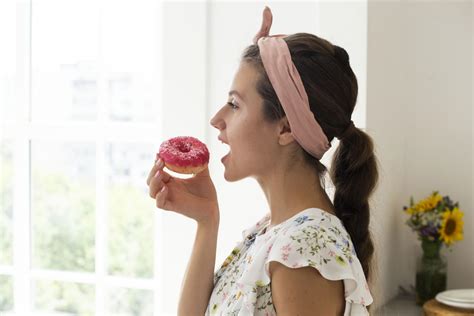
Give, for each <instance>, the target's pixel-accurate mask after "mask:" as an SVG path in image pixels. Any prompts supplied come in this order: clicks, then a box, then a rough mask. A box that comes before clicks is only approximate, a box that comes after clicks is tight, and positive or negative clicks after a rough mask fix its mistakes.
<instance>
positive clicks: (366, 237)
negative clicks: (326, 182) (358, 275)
mask: <svg viewBox="0 0 474 316" xmlns="http://www.w3.org/2000/svg"><path fill="white" fill-rule="evenodd" d="M330 176H331V180H332V182H333V183H334V186H335V194H334V208H335V210H336V215H337V216H338V217H339V218H340V219H341V221H342V222H343V224H344V227H345V228H346V230H347V232H348V233H349V235H350V237H351V240H352V243H353V244H354V247H355V251H356V253H357V257H358V259H359V261H360V262H361V265H362V269H363V270H364V274H365V276H366V278H367V280H369V277H370V275H371V273H370V271H371V269H370V267H371V261H372V256H373V254H374V244H373V242H372V237H371V234H370V231H369V223H370V206H369V197H370V195H371V194H372V192H373V190H374V188H375V186H376V184H377V179H378V170H377V162H376V157H375V155H374V146H373V141H372V139H371V137H370V136H369V135H367V134H366V133H365V132H363V131H361V130H359V129H357V128H354V129H353V131H352V132H351V133H350V134H349V135H347V136H346V137H345V138H343V139H342V140H341V142H340V144H339V146H338V148H337V149H336V151H335V153H334V156H333V161H332V166H331V170H330Z"/></svg>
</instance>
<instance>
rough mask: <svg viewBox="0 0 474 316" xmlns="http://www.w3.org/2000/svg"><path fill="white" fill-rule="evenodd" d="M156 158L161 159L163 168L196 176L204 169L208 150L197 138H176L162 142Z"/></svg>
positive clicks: (207, 160)
mask: <svg viewBox="0 0 474 316" xmlns="http://www.w3.org/2000/svg"><path fill="white" fill-rule="evenodd" d="M156 158H157V159H159V158H161V159H163V161H164V163H165V166H166V167H167V168H168V169H170V170H172V171H174V172H177V173H184V174H197V173H199V172H201V171H202V170H204V169H206V167H207V165H208V163H209V150H208V149H207V146H206V144H204V143H203V142H201V141H200V140H199V139H197V138H194V137H191V136H178V137H174V138H170V139H168V140H166V141H164V142H162V143H161V145H160V150H159V152H158V153H157V155H156Z"/></svg>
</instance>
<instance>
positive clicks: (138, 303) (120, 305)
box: [107, 288, 153, 316]
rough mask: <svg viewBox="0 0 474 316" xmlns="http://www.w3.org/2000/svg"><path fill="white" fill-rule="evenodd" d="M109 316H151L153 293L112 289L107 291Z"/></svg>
mask: <svg viewBox="0 0 474 316" xmlns="http://www.w3.org/2000/svg"><path fill="white" fill-rule="evenodd" d="M107 310H108V312H109V315H116V316H119V315H120V316H122V315H123V316H125V315H127V316H128V315H130V316H132V315H133V316H147V315H153V292H152V291H149V290H135V289H123V288H112V289H110V290H109V291H108V304H107Z"/></svg>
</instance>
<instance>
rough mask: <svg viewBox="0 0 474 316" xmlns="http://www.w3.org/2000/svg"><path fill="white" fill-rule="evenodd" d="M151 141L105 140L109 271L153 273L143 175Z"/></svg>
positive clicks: (150, 223) (150, 157) (150, 220)
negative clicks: (125, 141) (136, 142)
mask: <svg viewBox="0 0 474 316" xmlns="http://www.w3.org/2000/svg"><path fill="white" fill-rule="evenodd" d="M152 148H154V147H153V145H149V146H146V145H143V144H108V145H107V148H106V155H107V157H106V161H107V162H106V165H107V182H108V186H107V190H108V221H109V224H108V273H109V274H112V275H121V276H132V277H140V278H152V277H153V239H154V238H153V236H154V235H153V231H154V225H153V224H154V221H153V217H154V212H155V210H154V205H155V204H154V202H153V201H152V200H151V198H149V196H148V187H147V185H146V178H147V176H148V172H149V170H150V169H151V168H152V167H153V163H154V158H153V154H150V153H153V150H152Z"/></svg>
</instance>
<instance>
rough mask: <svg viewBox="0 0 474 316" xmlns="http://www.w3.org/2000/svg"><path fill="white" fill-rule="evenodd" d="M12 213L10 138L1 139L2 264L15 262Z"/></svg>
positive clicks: (0, 215) (0, 256)
mask: <svg viewBox="0 0 474 316" xmlns="http://www.w3.org/2000/svg"><path fill="white" fill-rule="evenodd" d="M12 215H13V161H12V142H11V141H9V140H5V139H0V265H11V264H12V262H13V252H12V227H13V221H12ZM0 299H1V298H0Z"/></svg>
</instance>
